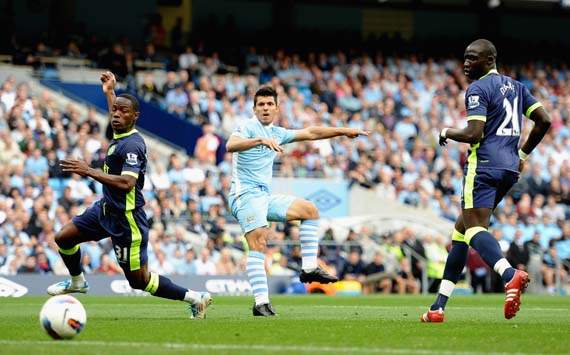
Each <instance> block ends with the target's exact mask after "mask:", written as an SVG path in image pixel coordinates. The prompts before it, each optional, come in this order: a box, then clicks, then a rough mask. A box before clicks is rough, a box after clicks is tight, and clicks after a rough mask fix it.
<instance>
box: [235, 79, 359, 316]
mask: <svg viewBox="0 0 570 355" xmlns="http://www.w3.org/2000/svg"><path fill="white" fill-rule="evenodd" d="M253 105H254V112H255V116H256V117H255V118H252V119H250V120H249V121H248V122H247V123H245V124H243V125H242V126H241V127H238V128H237V129H236V131H235V132H234V133H233V134H232V135H231V136H230V139H229V140H228V142H227V144H226V149H227V151H228V152H231V153H233V169H232V184H231V190H230V195H229V204H230V208H231V211H232V215H233V216H234V217H235V218H236V219H237V220H238V222H239V224H240V226H241V228H242V230H243V232H244V233H245V238H246V240H247V244H248V245H249V249H250V251H249V254H248V257H247V266H246V270H247V276H248V278H249V282H250V284H251V288H252V291H253V295H254V297H255V304H254V306H253V315H254V316H266V317H267V316H274V315H275V311H274V310H273V307H272V306H271V303H270V302H269V289H268V286H267V274H266V272H265V254H264V252H265V248H266V243H267V237H268V236H269V232H270V231H269V228H268V223H267V221H276V222H285V221H294V220H300V221H301V227H300V237H301V256H302V259H303V262H302V271H301V275H300V279H301V282H305V283H307V282H313V281H315V282H320V283H331V282H336V281H338V279H337V278H336V277H334V276H332V275H329V274H328V273H327V272H326V271H324V270H323V269H321V268H320V267H318V265H317V253H318V248H319V244H318V242H319V239H318V237H317V230H318V228H319V211H318V210H317V208H316V207H315V205H314V204H313V203H312V202H309V201H307V200H305V199H301V198H296V197H294V196H286V195H272V194H271V179H272V173H273V160H274V159H275V157H276V156H277V153H281V152H283V148H282V145H283V144H287V143H292V142H300V141H309V140H319V139H327V138H333V137H339V136H346V137H349V138H356V137H358V136H360V135H368V132H365V131H362V130H360V129H353V128H335V127H308V128H305V129H301V130H289V129H285V128H282V127H277V126H275V125H273V121H274V120H275V119H276V118H277V116H278V114H279V103H278V101H277V93H276V91H275V90H274V89H273V88H271V87H262V88H260V89H259V90H258V91H257V92H256V93H255V96H254V101H253Z"/></svg>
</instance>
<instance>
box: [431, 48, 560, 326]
mask: <svg viewBox="0 0 570 355" xmlns="http://www.w3.org/2000/svg"><path fill="white" fill-rule="evenodd" d="M496 59H497V50H496V49H495V46H494V45H493V44H492V43H491V42H489V41H488V40H485V39H479V40H476V41H475V42H473V43H471V44H470V45H469V46H468V47H467V49H466V50H465V58H464V73H465V75H466V76H467V77H468V78H469V79H471V80H473V82H472V83H471V85H469V88H468V89H467V93H466V94H465V106H466V110H467V127H466V128H464V129H456V128H444V129H443V130H442V131H441V133H440V138H439V144H440V145H441V146H445V145H446V144H447V139H452V140H454V141H457V142H462V143H469V144H471V148H470V150H469V156H468V158H467V163H466V166H465V171H464V180H463V194H462V199H461V204H462V215H461V216H460V217H459V218H458V219H457V222H456V223H455V230H454V231H453V235H452V247H451V251H450V252H449V255H448V257H447V262H446V264H445V271H444V274H443V280H442V282H441V285H440V288H439V294H438V295H437V299H436V301H435V303H434V304H432V305H431V307H430V309H429V310H428V312H426V313H424V314H423V315H422V316H421V317H420V319H421V321H422V322H443V320H444V315H443V313H444V309H445V304H446V302H447V299H448V298H449V297H450V296H451V293H452V292H453V289H454V287H455V283H456V282H457V281H458V279H459V276H460V275H461V272H462V270H463V267H464V266H465V263H466V259H467V251H468V249H469V246H471V247H473V248H474V249H475V250H476V251H477V252H478V253H479V255H480V256H481V257H482V258H483V260H484V261H485V262H486V263H487V265H489V267H492V268H493V269H494V270H495V271H496V272H497V273H499V274H500V275H501V277H502V279H503V282H505V294H506V295H505V297H506V298H505V305H504V313H505V318H507V319H511V318H513V317H514V316H515V315H516V313H517V312H518V310H519V308H520V304H521V300H520V298H521V293H522V291H523V290H524V289H525V288H526V286H527V284H528V282H529V278H528V274H527V273H526V272H524V271H521V270H516V269H514V268H513V267H512V266H511V265H510V264H509V262H508V261H507V259H505V258H504V257H503V254H502V253H501V249H500V247H499V243H498V242H497V241H496V240H495V238H493V236H492V235H491V234H490V233H489V232H488V231H487V228H488V227H489V219H490V217H491V214H492V213H493V210H494V209H495V207H497V204H498V203H499V202H500V201H501V200H502V199H503V197H504V196H505V195H506V194H507V192H508V191H509V189H510V188H511V187H512V186H513V185H514V184H515V183H516V182H517V180H518V178H519V174H520V172H521V171H522V170H523V168H524V162H525V160H526V159H527V157H528V155H529V154H530V153H531V152H532V151H533V149H534V148H535V147H536V146H537V145H538V143H540V141H541V140H542V138H543V137H544V135H545V134H546V132H547V131H548V129H549V128H550V117H549V116H548V114H547V113H546V111H545V110H544V108H543V107H542V104H540V103H539V102H537V100H536V99H535V98H534V97H533V96H532V95H531V94H530V92H529V90H528V89H527V88H526V87H525V86H524V85H523V84H521V83H519V82H518V81H516V80H513V79H512V78H510V77H508V76H504V75H501V74H499V73H498V72H497V69H496ZM522 114H524V115H525V116H526V117H527V118H529V119H531V120H532V121H534V127H533V128H532V130H531V132H530V135H529V137H528V139H527V140H526V142H524V144H523V145H522V147H521V149H518V144H519V139H520V134H521V127H522ZM517 149H518V152H517Z"/></svg>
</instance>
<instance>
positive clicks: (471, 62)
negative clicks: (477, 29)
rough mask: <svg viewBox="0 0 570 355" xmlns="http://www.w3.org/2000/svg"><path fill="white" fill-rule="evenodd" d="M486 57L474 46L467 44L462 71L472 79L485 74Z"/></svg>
mask: <svg viewBox="0 0 570 355" xmlns="http://www.w3.org/2000/svg"><path fill="white" fill-rule="evenodd" d="M486 62H487V58H486V57H485V56H484V55H483V51H481V50H480V49H479V48H477V47H476V46H469V47H467V49H466V50H465V55H464V60H463V73H464V74H465V76H466V77H468V78H469V79H472V80H477V79H479V78H480V77H482V76H483V75H485V74H487V73H486V71H485V67H486Z"/></svg>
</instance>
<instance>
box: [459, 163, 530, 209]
mask: <svg viewBox="0 0 570 355" xmlns="http://www.w3.org/2000/svg"><path fill="white" fill-rule="evenodd" d="M518 179H519V173H518V172H514V171H510V170H500V169H485V170H479V169H475V172H474V173H471V174H470V173H469V171H468V170H467V171H465V174H464V178H463V193H462V194H461V208H463V209H470V208H491V209H495V207H497V205H498V204H499V202H501V200H502V199H503V197H505V195H506V194H507V193H508V192H509V190H510V189H511V187H513V185H514V184H516V183H517V181H518Z"/></svg>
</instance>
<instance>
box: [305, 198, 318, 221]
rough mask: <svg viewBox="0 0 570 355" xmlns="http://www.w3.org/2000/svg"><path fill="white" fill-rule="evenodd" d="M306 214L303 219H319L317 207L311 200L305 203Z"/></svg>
mask: <svg viewBox="0 0 570 355" xmlns="http://www.w3.org/2000/svg"><path fill="white" fill-rule="evenodd" d="M306 214H307V217H306V218H305V219H319V209H318V208H317V206H315V204H314V203H312V202H308V203H307V211H306Z"/></svg>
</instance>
